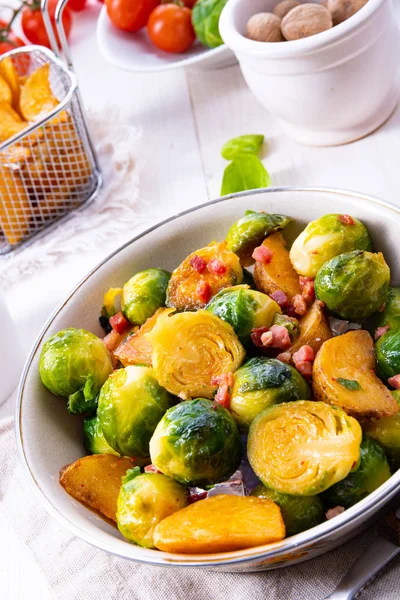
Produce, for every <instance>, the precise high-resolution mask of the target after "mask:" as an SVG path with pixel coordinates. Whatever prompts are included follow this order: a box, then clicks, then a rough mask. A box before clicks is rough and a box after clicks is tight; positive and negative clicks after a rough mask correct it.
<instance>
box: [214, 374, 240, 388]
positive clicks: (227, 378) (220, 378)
mask: <svg viewBox="0 0 400 600" xmlns="http://www.w3.org/2000/svg"><path fill="white" fill-rule="evenodd" d="M222 383H227V384H228V385H229V387H233V384H234V383H235V378H234V376H233V373H222V374H221V375H214V376H213V377H212V378H211V385H221V384H222Z"/></svg>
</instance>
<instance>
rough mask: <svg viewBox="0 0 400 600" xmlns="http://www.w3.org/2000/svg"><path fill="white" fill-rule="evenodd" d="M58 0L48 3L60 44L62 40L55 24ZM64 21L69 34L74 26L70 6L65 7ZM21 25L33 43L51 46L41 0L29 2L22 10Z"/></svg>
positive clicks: (66, 31)
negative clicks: (41, 8)
mask: <svg viewBox="0 0 400 600" xmlns="http://www.w3.org/2000/svg"><path fill="white" fill-rule="evenodd" d="M57 4H58V0H49V3H48V11H49V15H50V20H51V23H52V25H53V29H54V33H55V36H56V40H57V42H58V44H60V40H59V38H58V35H57V31H56V26H55V18H54V15H55V12H56V8H57ZM62 22H63V25H64V29H65V35H66V36H67V38H68V36H69V34H70V31H71V27H72V14H71V11H70V9H69V8H68V6H66V7H65V8H64V12H63V16H62ZM21 25H22V31H23V32H24V35H25V36H26V38H27V39H28V40H29V41H30V42H31V43H32V44H39V45H40V46H47V48H50V47H51V46H50V40H49V37H48V35H47V31H46V27H45V24H44V21H43V16H42V11H41V10H40V1H38V0H32V2H29V4H27V5H26V6H25V7H24V9H23V10H22V15H21Z"/></svg>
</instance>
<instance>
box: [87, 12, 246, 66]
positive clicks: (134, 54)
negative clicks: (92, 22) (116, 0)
mask: <svg viewBox="0 0 400 600" xmlns="http://www.w3.org/2000/svg"><path fill="white" fill-rule="evenodd" d="M97 43H98V46H99V50H100V53H101V55H102V56H103V58H105V59H106V60H107V61H108V62H110V63H111V64H113V65H115V66H116V67H119V68H120V69H125V70H126V71H134V72H137V73H152V72H155V71H166V70H168V69H176V68H178V67H192V66H193V67H196V68H197V69H221V68H223V67H228V66H230V65H234V64H236V62H237V61H236V58H235V55H234V54H233V52H232V51H231V50H230V49H229V48H227V47H226V46H219V47H218V48H213V49H208V48H205V47H204V46H202V45H201V44H200V43H199V42H195V44H194V45H193V46H192V47H191V48H190V49H189V50H188V51H187V52H184V53H182V54H170V53H168V52H163V51H162V50H158V49H157V48H156V47H155V46H154V44H152V43H151V42H150V40H149V38H148V37H147V33H146V29H142V30H141V31H138V32H136V33H130V32H128V31H122V30H121V29H117V28H116V27H114V25H113V24H112V23H111V21H110V19H109V18H108V15H107V10H106V7H105V6H103V8H102V10H101V13H100V15H99V19H98V21H97Z"/></svg>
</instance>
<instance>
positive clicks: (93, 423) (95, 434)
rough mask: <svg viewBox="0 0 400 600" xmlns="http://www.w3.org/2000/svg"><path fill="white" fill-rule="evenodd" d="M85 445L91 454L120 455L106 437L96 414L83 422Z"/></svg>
mask: <svg viewBox="0 0 400 600" xmlns="http://www.w3.org/2000/svg"><path fill="white" fill-rule="evenodd" d="M83 445H84V447H85V448H86V450H87V451H88V452H90V453H91V454H114V455H116V456H119V454H118V452H116V451H115V450H114V449H113V448H111V446H110V444H108V443H107V441H106V438H105V437H104V434H103V430H102V428H101V425H100V421H99V417H98V416H97V415H96V416H94V417H90V418H87V419H85V420H84V422H83Z"/></svg>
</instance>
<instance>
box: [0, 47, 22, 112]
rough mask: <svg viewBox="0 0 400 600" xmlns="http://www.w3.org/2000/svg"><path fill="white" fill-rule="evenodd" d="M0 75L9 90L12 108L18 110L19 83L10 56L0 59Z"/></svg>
mask: <svg viewBox="0 0 400 600" xmlns="http://www.w3.org/2000/svg"><path fill="white" fill-rule="evenodd" d="M0 76H1V77H2V78H3V79H4V80H5V81H6V82H7V84H8V87H9V89H10V91H11V100H10V102H11V104H12V107H13V109H14V110H15V111H17V112H19V94H20V83H19V77H18V73H17V70H16V68H15V66H14V63H13V61H12V58H11V57H10V56H6V58H3V59H2V60H0Z"/></svg>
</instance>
